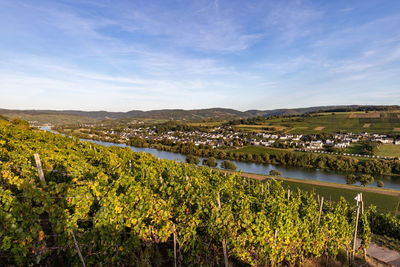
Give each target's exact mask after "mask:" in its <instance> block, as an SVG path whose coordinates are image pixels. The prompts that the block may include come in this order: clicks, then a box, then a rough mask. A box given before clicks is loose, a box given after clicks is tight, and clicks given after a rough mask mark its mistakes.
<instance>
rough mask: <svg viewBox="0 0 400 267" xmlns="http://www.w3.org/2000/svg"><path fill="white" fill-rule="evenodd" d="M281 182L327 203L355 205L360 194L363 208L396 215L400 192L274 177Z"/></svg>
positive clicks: (250, 175) (248, 174) (255, 177)
mask: <svg viewBox="0 0 400 267" xmlns="http://www.w3.org/2000/svg"><path fill="white" fill-rule="evenodd" d="M242 175H243V176H245V177H248V178H253V179H258V180H264V179H268V178H271V176H266V175H258V174H250V173H242ZM275 178H276V179H278V180H281V181H282V182H283V185H284V186H286V187H288V188H290V189H292V190H296V189H297V188H299V189H300V190H305V191H310V192H311V191H314V192H315V193H316V194H319V195H320V196H323V197H324V198H325V200H326V201H327V202H329V200H332V201H337V200H339V199H340V197H341V196H342V197H344V198H345V199H346V200H347V201H349V202H350V203H355V200H354V198H355V196H356V195H357V194H358V193H360V192H362V193H363V200H364V202H365V206H366V207H368V206H369V205H375V206H376V207H377V209H378V210H380V211H385V212H392V213H397V212H398V208H399V202H400V192H399V191H397V190H393V189H382V188H371V187H362V186H356V185H345V184H336V183H329V182H321V181H313V180H302V179H295V178H283V177H275Z"/></svg>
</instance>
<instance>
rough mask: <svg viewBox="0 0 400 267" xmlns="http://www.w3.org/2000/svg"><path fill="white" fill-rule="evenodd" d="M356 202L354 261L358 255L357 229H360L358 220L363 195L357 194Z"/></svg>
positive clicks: (352, 258)
mask: <svg viewBox="0 0 400 267" xmlns="http://www.w3.org/2000/svg"><path fill="white" fill-rule="evenodd" d="M355 200H356V201H357V208H356V225H355V228H354V236H353V250H352V254H351V260H352V261H354V256H355V254H356V244H357V229H358V218H359V216H360V205H359V202H361V203H362V193H359V194H357V196H356V197H355Z"/></svg>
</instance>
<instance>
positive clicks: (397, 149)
mask: <svg viewBox="0 0 400 267" xmlns="http://www.w3.org/2000/svg"><path fill="white" fill-rule="evenodd" d="M375 154H376V155H377V156H386V157H400V145H391V144H383V145H380V146H379V147H378V148H377V149H376V151H375Z"/></svg>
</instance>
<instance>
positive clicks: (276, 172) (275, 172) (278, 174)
mask: <svg viewBox="0 0 400 267" xmlns="http://www.w3.org/2000/svg"><path fill="white" fill-rule="evenodd" d="M269 175H272V176H281V175H282V173H281V172H280V171H277V170H270V171H269Z"/></svg>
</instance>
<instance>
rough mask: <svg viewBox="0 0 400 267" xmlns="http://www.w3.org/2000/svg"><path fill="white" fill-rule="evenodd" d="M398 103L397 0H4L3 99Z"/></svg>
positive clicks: (83, 106)
mask: <svg viewBox="0 0 400 267" xmlns="http://www.w3.org/2000/svg"><path fill="white" fill-rule="evenodd" d="M347 104H362V105H364V104H372V105H373V104H388V105H389V104H400V1H398V0H391V1H387V0H362V1H349V0H346V1H342V0H335V1H326V0H321V1H302V0H298V1H295V0H291V1H286V0H274V1H272V0H271V1H266V0H265V1H258V0H251V1H243V0H191V1H188V0H177V1H172V0H171V1H170V0H143V1H141V0H140V1H136V0H130V1H128V0H118V1H116V0H76V1H72V0H57V1H55V0H35V1H32V0H0V108H8V109H57V110H62V109H78V110H107V111H129V110H134V109H135V110H136V109H138V110H153V109H167V108H168V109H170V108H179V109H200V108H211V107H225V108H233V109H237V110H242V111H245V110H249V109H260V110H266V109H276V108H290V107H293V108H294V107H309V106H323V105H347Z"/></svg>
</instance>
